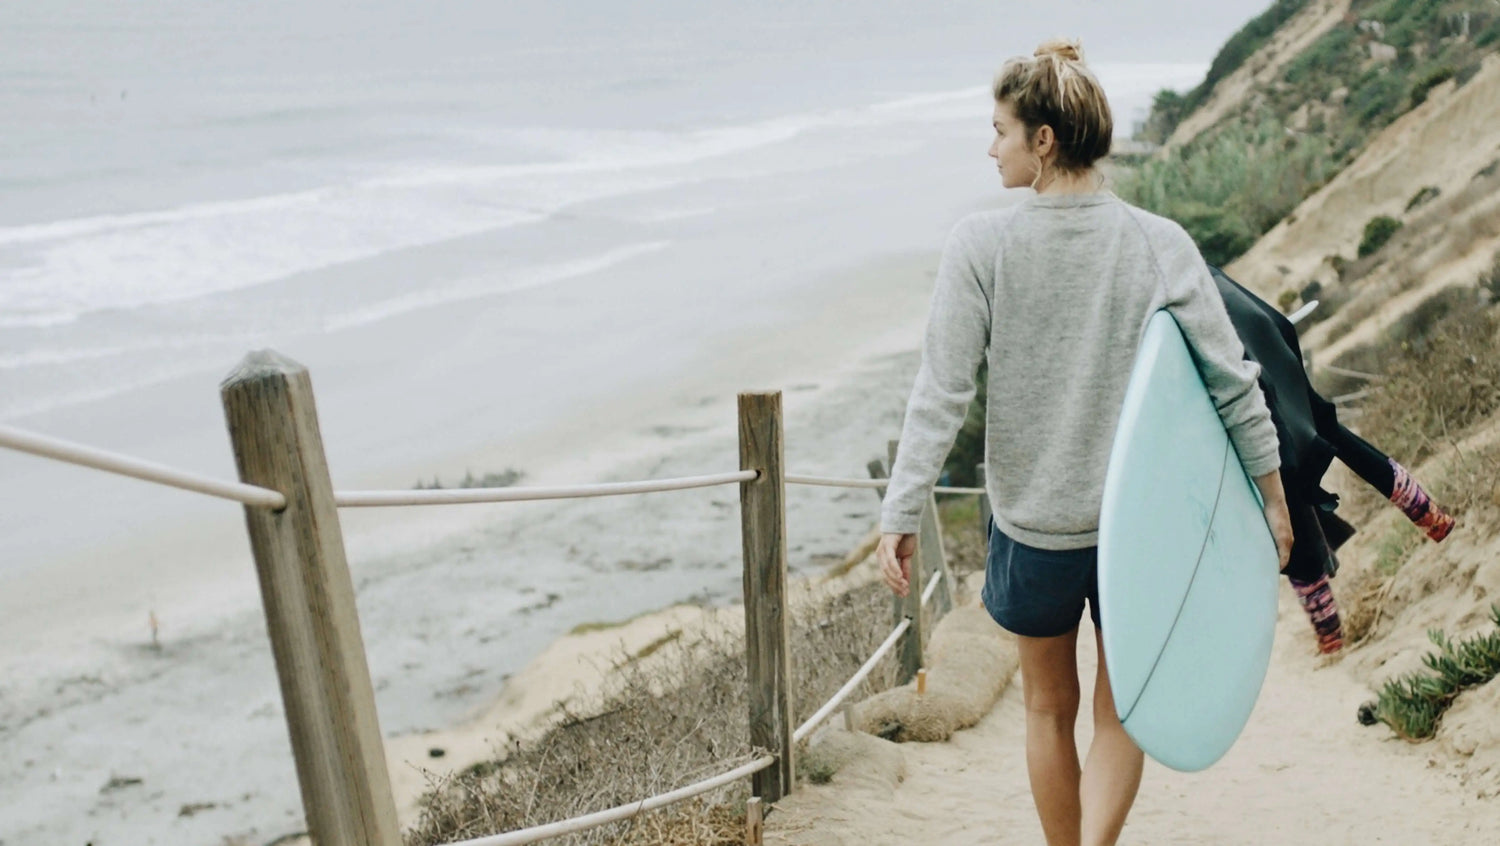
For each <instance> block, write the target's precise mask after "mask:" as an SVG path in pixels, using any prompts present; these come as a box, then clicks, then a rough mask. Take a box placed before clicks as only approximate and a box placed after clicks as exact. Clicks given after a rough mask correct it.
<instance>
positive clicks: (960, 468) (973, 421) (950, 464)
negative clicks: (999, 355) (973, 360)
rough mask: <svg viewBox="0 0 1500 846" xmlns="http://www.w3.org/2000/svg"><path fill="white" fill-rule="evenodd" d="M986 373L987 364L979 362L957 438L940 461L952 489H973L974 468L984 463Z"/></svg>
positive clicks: (987, 377) (975, 480)
mask: <svg viewBox="0 0 1500 846" xmlns="http://www.w3.org/2000/svg"><path fill="white" fill-rule="evenodd" d="M989 372H990V369H989V363H988V362H985V361H981V362H980V363H979V372H978V373H977V374H976V375H975V377H974V378H975V380H976V384H977V386H978V389H977V390H976V391H975V393H974V399H973V401H972V402H970V403H969V412H968V414H967V415H966V416H965V417H964V422H963V425H962V426H960V427H959V430H958V436H957V437H956V438H954V440H953V448H952V449H951V450H949V451H948V457H947V458H946V459H945V460H944V461H943V470H942V473H943V475H946V476H947V477H948V482H949V483H950V484H952V485H954V486H956V487H961V488H968V487H974V486H975V485H976V484H977V481H978V480H977V478H976V477H975V475H974V467H975V465H977V464H979V463H980V462H982V461H984V422H985V398H986V396H987V394H988V392H987V391H986V390H985V385H986V383H987V382H989Z"/></svg>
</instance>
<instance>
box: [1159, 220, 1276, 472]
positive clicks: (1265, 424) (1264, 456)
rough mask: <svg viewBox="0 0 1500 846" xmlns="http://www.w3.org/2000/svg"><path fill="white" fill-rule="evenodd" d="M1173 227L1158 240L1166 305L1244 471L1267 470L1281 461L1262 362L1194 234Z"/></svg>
mask: <svg viewBox="0 0 1500 846" xmlns="http://www.w3.org/2000/svg"><path fill="white" fill-rule="evenodd" d="M1171 230H1172V231H1171V236H1170V237H1169V238H1165V239H1163V241H1164V243H1158V244H1157V245H1156V250H1157V260H1158V262H1159V263H1160V264H1161V269H1162V274H1163V276H1164V277H1165V278H1164V280H1163V284H1164V286H1165V297H1166V308H1167V309H1168V311H1170V312H1171V313H1172V316H1173V317H1174V318H1176V319H1177V325H1178V326H1180V327H1182V333H1183V335H1184V336H1185V337H1186V338H1187V342H1188V347H1189V348H1190V349H1191V350H1192V352H1193V357H1194V359H1195V360H1196V362H1197V364H1198V372H1199V373H1200V374H1201V375H1202V376H1203V382H1204V384H1205V385H1207V387H1208V393H1209V395H1210V396H1212V397H1213V400H1214V405H1215V406H1216V407H1217V408H1218V410H1219V418H1220V419H1221V420H1223V421H1224V428H1225V430H1227V431H1228V433H1229V439H1230V441H1231V442H1232V443H1233V444H1234V448H1235V451H1236V452H1237V453H1239V457H1240V463H1241V464H1243V465H1244V467H1245V472H1247V473H1249V474H1250V475H1251V476H1252V477H1254V476H1261V475H1264V474H1266V473H1269V472H1271V471H1272V470H1275V469H1277V468H1279V467H1280V466H1281V454H1280V441H1279V440H1278V438H1277V435H1276V427H1275V425H1274V424H1273V423H1272V422H1271V412H1270V410H1269V409H1268V408H1267V407H1266V398H1265V395H1264V393H1262V391H1261V388H1260V382H1259V378H1260V365H1258V364H1256V363H1255V362H1253V361H1249V360H1248V359H1246V358H1245V347H1244V344H1243V343H1242V342H1241V341H1240V338H1239V335H1237V334H1235V331H1234V325H1233V324H1231V323H1230V322H1229V312H1228V311H1226V310H1225V308H1224V300H1223V298H1221V297H1220V296H1219V292H1218V289H1217V288H1216V287H1215V286H1214V281H1213V277H1212V276H1211V275H1210V274H1209V271H1208V264H1207V263H1206V262H1205V261H1204V259H1203V256H1202V254H1200V253H1199V252H1198V247H1197V245H1196V244H1194V243H1193V239H1192V237H1191V236H1189V235H1188V234H1187V232H1186V231H1185V230H1183V229H1182V227H1181V226H1178V225H1177V224H1175V223H1174V224H1172V225H1171Z"/></svg>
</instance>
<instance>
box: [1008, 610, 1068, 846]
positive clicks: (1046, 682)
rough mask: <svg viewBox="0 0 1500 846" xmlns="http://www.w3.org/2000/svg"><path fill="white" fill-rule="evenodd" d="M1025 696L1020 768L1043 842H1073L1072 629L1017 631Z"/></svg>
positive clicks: (1053, 845) (1063, 844)
mask: <svg viewBox="0 0 1500 846" xmlns="http://www.w3.org/2000/svg"><path fill="white" fill-rule="evenodd" d="M1017 640H1018V641H1019V642H1020V648H1021V687H1022V692H1023V693H1024V694H1025V697H1026V773H1027V775H1028V776H1030V778H1031V797H1032V799H1033V800H1034V801H1035V802H1036V811H1037V814H1038V816H1040V817H1041V819H1042V832H1043V834H1045V835H1046V837H1047V846H1078V843H1079V831H1080V829H1079V824H1080V820H1081V817H1080V810H1079V792H1078V785H1079V775H1080V770H1079V767H1078V745H1077V744H1076V743H1075V742H1074V740H1073V730H1074V726H1075V725H1076V724H1077V722H1078V699H1079V692H1078V629H1076V628H1075V629H1073V631H1071V632H1069V633H1068V634H1065V635H1061V636H1058V637H1018V638H1017Z"/></svg>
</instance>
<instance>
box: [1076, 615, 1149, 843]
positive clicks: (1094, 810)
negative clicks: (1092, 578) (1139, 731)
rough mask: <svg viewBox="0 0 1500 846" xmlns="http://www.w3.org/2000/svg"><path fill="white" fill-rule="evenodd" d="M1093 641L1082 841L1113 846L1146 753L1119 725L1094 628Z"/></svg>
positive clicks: (1101, 643) (1131, 801)
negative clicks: (1094, 671)
mask: <svg viewBox="0 0 1500 846" xmlns="http://www.w3.org/2000/svg"><path fill="white" fill-rule="evenodd" d="M1094 642H1095V643H1096V644H1097V645H1098V647H1099V673H1098V680H1097V681H1096V682H1095V683H1094V742H1093V744H1091V745H1090V746H1089V757H1088V761H1087V763H1085V764H1084V767H1083V777H1082V795H1083V830H1082V833H1083V840H1082V842H1083V843H1084V844H1085V846H1113V844H1114V842H1115V841H1116V840H1118V839H1119V838H1120V830H1121V829H1122V828H1124V827H1125V816H1126V815H1127V814H1129V813H1130V806H1131V805H1132V804H1134V802H1135V794H1136V791H1137V790H1139V789H1140V786H1141V768H1142V766H1143V765H1144V764H1145V761H1146V756H1145V755H1144V754H1142V752H1141V750H1140V748H1139V747H1137V746H1136V745H1135V741H1133V740H1131V739H1130V735H1128V734H1126V733H1125V728H1124V727H1123V726H1121V725H1120V718H1119V715H1118V714H1117V713H1116V711H1115V700H1114V696H1113V695H1112V694H1111V692H1110V687H1109V674H1108V673H1107V672H1106V668H1105V656H1104V639H1103V638H1102V637H1101V636H1100V635H1099V633H1098V632H1097V631H1096V632H1095V633H1094Z"/></svg>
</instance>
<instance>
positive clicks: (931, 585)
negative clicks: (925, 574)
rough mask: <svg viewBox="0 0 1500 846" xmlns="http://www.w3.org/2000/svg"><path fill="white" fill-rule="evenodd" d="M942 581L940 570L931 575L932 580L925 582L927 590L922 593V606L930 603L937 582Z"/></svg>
mask: <svg viewBox="0 0 1500 846" xmlns="http://www.w3.org/2000/svg"><path fill="white" fill-rule="evenodd" d="M942 579H943V573H942V571H941V570H940V571H938V572H936V573H933V574H932V578H930V579H928V580H927V588H926V589H925V590H923V591H922V604H923V605H924V606H925V605H926V604H927V603H929V602H931V601H932V595H933V594H934V593H936V592H937V587H938V582H940V581H942Z"/></svg>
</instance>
